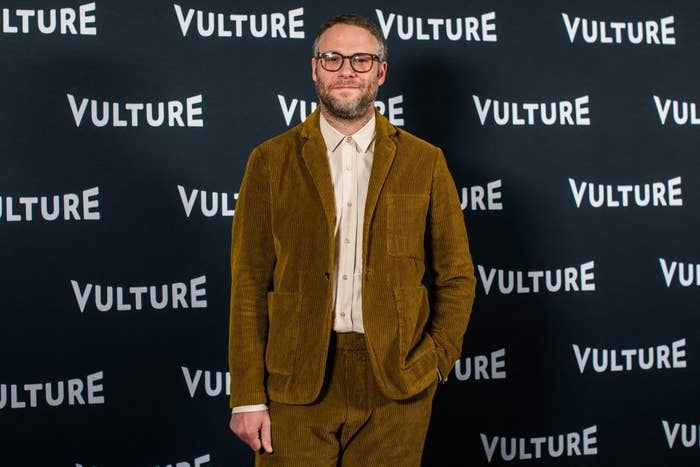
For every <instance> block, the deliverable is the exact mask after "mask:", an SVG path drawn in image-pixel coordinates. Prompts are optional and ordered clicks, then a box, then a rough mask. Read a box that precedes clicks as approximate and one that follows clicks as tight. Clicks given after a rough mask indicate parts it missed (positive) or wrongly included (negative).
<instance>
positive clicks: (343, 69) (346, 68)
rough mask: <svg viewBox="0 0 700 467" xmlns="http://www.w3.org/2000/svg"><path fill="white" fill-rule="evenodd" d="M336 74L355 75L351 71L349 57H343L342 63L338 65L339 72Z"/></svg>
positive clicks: (353, 71)
mask: <svg viewBox="0 0 700 467" xmlns="http://www.w3.org/2000/svg"><path fill="white" fill-rule="evenodd" d="M338 73H339V74H341V75H343V76H349V75H354V74H355V70H353V69H352V65H350V57H343V63H342V64H341V65H340V70H338Z"/></svg>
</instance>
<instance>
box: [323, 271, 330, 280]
mask: <svg viewBox="0 0 700 467" xmlns="http://www.w3.org/2000/svg"><path fill="white" fill-rule="evenodd" d="M323 278H324V279H325V280H328V279H330V278H331V275H330V274H329V273H327V272H324V273H323Z"/></svg>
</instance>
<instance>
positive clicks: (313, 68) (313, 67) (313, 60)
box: [311, 57, 318, 83]
mask: <svg viewBox="0 0 700 467" xmlns="http://www.w3.org/2000/svg"><path fill="white" fill-rule="evenodd" d="M316 63H317V59H316V57H311V79H312V80H313V81H314V83H315V82H316V80H317V79H318V76H316Z"/></svg>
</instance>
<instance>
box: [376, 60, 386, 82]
mask: <svg viewBox="0 0 700 467" xmlns="http://www.w3.org/2000/svg"><path fill="white" fill-rule="evenodd" d="M386 68H387V65H386V62H381V63H380V64H379V71H377V84H379V85H380V86H381V85H382V84H384V81H385V80H386Z"/></svg>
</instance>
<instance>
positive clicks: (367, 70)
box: [229, 15, 475, 467]
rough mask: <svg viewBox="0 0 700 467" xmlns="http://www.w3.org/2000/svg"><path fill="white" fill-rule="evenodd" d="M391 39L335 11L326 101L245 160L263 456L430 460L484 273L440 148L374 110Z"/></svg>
mask: <svg viewBox="0 0 700 467" xmlns="http://www.w3.org/2000/svg"><path fill="white" fill-rule="evenodd" d="M386 53H387V46H386V43H385V41H384V38H383V37H382V35H381V33H380V31H379V29H378V27H377V26H376V24H374V23H372V22H371V21H369V20H368V19H366V18H364V17H360V16H356V15H341V16H337V17H334V18H332V19H330V20H329V21H328V22H327V23H325V24H324V25H323V26H322V27H321V29H320V31H319V33H318V35H317V37H316V40H315V41H314V50H313V57H312V59H311V76H312V78H313V80H314V82H315V83H316V91H317V93H318V97H319V101H320V102H319V106H318V109H317V110H316V111H315V112H313V113H312V114H311V115H309V116H308V117H307V118H306V120H305V121H304V122H303V123H301V124H299V125H297V126H296V127H294V128H292V129H290V130H288V131H286V132H285V133H283V134H281V135H279V136H277V137H274V138H272V139H270V140H268V141H266V142H264V143H263V144H261V145H260V146H258V147H257V148H255V149H254V150H253V152H252V153H251V155H250V158H249V160H248V164H247V167H246V171H245V175H244V177H243V182H242V184H241V188H240V193H239V198H238V201H237V203H236V216H235V219H234V222H233V234H232V248H231V274H232V278H231V279H232V288H231V319H230V338H229V365H230V370H231V406H232V407H233V409H232V415H231V422H230V428H231V430H232V431H233V432H234V433H235V434H236V435H237V436H238V437H239V438H240V439H241V440H243V441H244V442H245V443H246V444H248V445H249V446H250V447H251V448H252V449H253V450H254V451H255V452H256V456H255V457H256V465H259V466H272V465H280V466H300V467H308V466H328V467H330V466H333V467H335V466H336V465H342V466H346V467H349V466H358V465H363V466H372V467H374V466H392V467H397V466H418V465H419V464H420V460H421V456H422V451H423V445H424V443H425V436H426V432H427V427H428V421H429V418H430V412H431V406H432V400H433V396H434V393H435V389H436V386H437V383H438V381H439V380H440V381H444V380H446V378H447V375H448V373H449V372H450V371H451V369H452V366H453V364H454V362H455V361H456V359H457V358H458V357H459V355H460V351H461V346H462V339H463V335H464V332H465V330H466V326H467V322H468V320H469V315H470V312H471V306H472V301H473V299H474V286H475V278H474V270H473V265H472V262H471V256H470V253H469V247H468V242H467V233H466V229H465V225H464V217H463V214H462V211H461V208H460V202H459V198H458V195H457V190H456V188H455V185H454V182H453V180H452V177H451V175H450V173H449V171H448V168H447V165H446V162H445V158H444V156H443V154H442V152H441V150H440V149H438V148H437V147H435V146H433V145H431V144H429V143H427V142H425V141H423V140H421V139H419V138H417V137H415V136H413V135H411V134H409V133H407V132H406V131H403V130H401V129H399V128H396V127H394V126H393V125H391V124H390V123H389V121H388V120H387V119H386V118H384V117H383V116H381V115H380V114H379V113H378V112H377V111H376V110H375V107H374V101H375V98H376V95H377V90H378V88H379V86H380V85H381V84H382V83H384V80H385V78H386V71H387V62H386ZM436 114H437V113H436ZM426 263H427V265H428V266H429V272H430V276H431V277H432V281H433V282H432V284H431V285H432V293H431V294H429V293H428V290H427V288H426V287H425V286H423V284H422V281H423V279H424V276H425V272H426V270H425V266H426ZM429 295H430V298H429Z"/></svg>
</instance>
